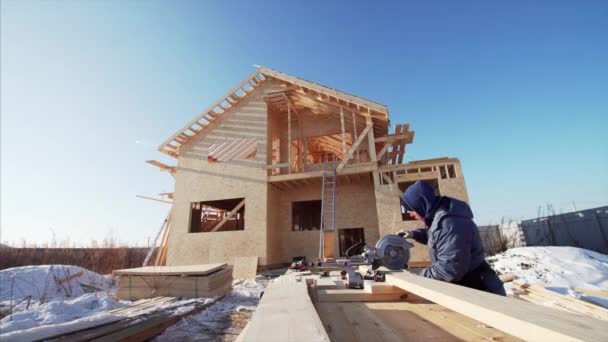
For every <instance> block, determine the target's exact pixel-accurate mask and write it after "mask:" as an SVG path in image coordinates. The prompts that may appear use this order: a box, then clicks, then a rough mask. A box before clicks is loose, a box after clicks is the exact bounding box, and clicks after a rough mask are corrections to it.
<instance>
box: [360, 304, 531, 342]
mask: <svg viewBox="0 0 608 342" xmlns="http://www.w3.org/2000/svg"><path fill="white" fill-rule="evenodd" d="M365 306H366V307H367V308H368V309H369V310H370V311H371V312H372V313H373V314H374V315H376V316H378V318H380V319H381V320H382V321H383V322H384V323H385V324H386V325H387V326H389V327H390V328H391V329H393V330H394V331H395V332H396V333H397V334H398V335H399V336H405V337H407V340H408V341H502V342H507V341H520V340H519V339H518V338H516V337H514V336H511V335H509V334H505V333H503V332H502V331H499V330H497V329H494V328H492V327H490V326H487V325H485V324H480V323H479V322H478V321H476V320H473V319H471V318H468V317H465V316H463V315H461V314H459V313H456V312H454V311H452V310H449V309H446V308H444V307H442V306H440V305H437V304H435V303H432V302H428V301H424V300H423V301H418V302H409V301H408V302H399V303H365Z"/></svg>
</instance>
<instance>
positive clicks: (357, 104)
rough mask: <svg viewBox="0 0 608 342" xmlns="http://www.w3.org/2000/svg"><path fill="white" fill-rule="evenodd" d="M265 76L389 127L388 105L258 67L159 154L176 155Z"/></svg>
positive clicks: (262, 81)
mask: <svg viewBox="0 0 608 342" xmlns="http://www.w3.org/2000/svg"><path fill="white" fill-rule="evenodd" d="M268 79H276V80H278V81H279V82H281V83H287V84H288V85H289V86H290V87H291V88H292V89H294V91H296V92H298V93H301V94H303V95H306V96H309V97H311V98H314V99H317V100H319V101H322V102H326V103H328V104H331V105H334V106H338V107H342V108H345V109H347V110H350V111H354V112H357V113H358V114H360V115H364V116H370V117H372V119H373V120H374V123H375V124H376V123H383V125H386V126H388V120H389V117H388V108H387V106H385V105H383V104H379V103H377V102H373V101H370V100H367V99H364V98H361V97H358V96H354V95H351V94H348V93H345V92H342V91H339V90H335V89H332V88H329V87H326V86H323V85H321V84H318V83H314V82H310V81H307V80H304V79H301V78H299V77H294V76H290V75H287V74H284V73H282V72H279V71H276V70H272V69H268V68H265V67H259V68H258V69H257V70H255V71H254V72H253V73H252V74H251V75H249V76H248V77H247V78H245V79H244V80H243V81H242V82H241V83H239V84H238V85H237V86H236V87H234V88H232V89H231V90H230V91H229V92H227V93H226V94H225V95H224V96H222V97H221V98H220V99H219V100H218V101H216V102H215V103H213V104H212V105H211V106H209V107H208V108H207V109H205V110H204V111H203V112H202V113H201V114H200V115H199V116H197V117H196V118H194V119H193V120H192V121H190V122H189V123H188V124H186V126H184V127H183V128H182V129H180V130H179V131H178V132H177V133H175V134H174V135H172V136H171V137H170V138H169V139H167V140H165V141H164V142H163V143H162V144H161V145H160V146H159V148H158V150H159V151H160V152H162V153H165V154H167V155H169V156H171V157H174V158H177V157H179V152H180V148H181V147H182V146H183V145H184V144H186V143H187V142H188V141H190V140H191V139H192V138H193V137H194V136H196V135H197V134H199V133H201V132H203V131H204V130H205V129H206V128H207V127H208V126H209V125H210V124H212V123H213V122H214V121H216V120H218V119H219V118H221V116H222V115H224V114H225V113H226V112H227V111H229V110H230V109H231V108H232V107H233V106H234V105H236V104H237V103H238V102H240V101H241V100H243V99H244V98H246V97H247V95H249V94H250V93H251V92H253V91H254V89H256V88H257V87H259V86H260V85H262V84H263V83H264V82H265V81H266V80H268Z"/></svg>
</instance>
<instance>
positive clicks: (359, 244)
mask: <svg viewBox="0 0 608 342" xmlns="http://www.w3.org/2000/svg"><path fill="white" fill-rule="evenodd" d="M365 245H366V244H365V242H363V241H362V242H357V243H356V244H354V245H352V246H350V247H348V249H347V250H346V257H348V258H350V257H352V256H353V255H354V254H355V251H357V250H358V249H359V248H363V247H365Z"/></svg>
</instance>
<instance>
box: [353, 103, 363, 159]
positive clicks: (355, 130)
mask: <svg viewBox="0 0 608 342" xmlns="http://www.w3.org/2000/svg"><path fill="white" fill-rule="evenodd" d="M352 113H353V134H354V135H353V137H352V139H355V140H357V137H358V136H357V117H356V115H355V111H354V110H353V111H352ZM357 162H358V163H360V162H361V157H360V156H359V150H357Z"/></svg>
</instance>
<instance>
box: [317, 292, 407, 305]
mask: <svg viewBox="0 0 608 342" xmlns="http://www.w3.org/2000/svg"><path fill="white" fill-rule="evenodd" d="M404 297H405V292H404V291H401V292H392V293H391V292H389V293H377V294H374V293H370V292H367V291H364V290H360V289H357V290H355V289H319V290H317V298H318V299H319V302H398V301H400V300H403V299H404Z"/></svg>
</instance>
